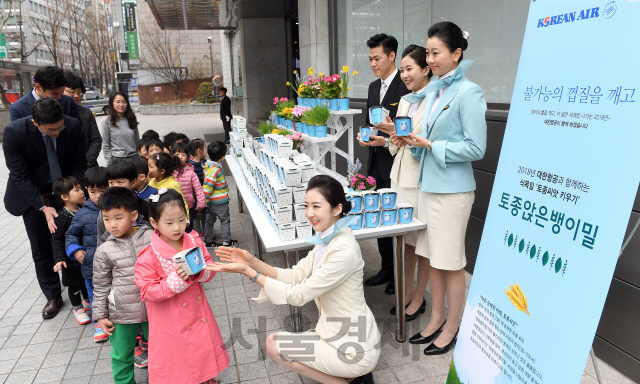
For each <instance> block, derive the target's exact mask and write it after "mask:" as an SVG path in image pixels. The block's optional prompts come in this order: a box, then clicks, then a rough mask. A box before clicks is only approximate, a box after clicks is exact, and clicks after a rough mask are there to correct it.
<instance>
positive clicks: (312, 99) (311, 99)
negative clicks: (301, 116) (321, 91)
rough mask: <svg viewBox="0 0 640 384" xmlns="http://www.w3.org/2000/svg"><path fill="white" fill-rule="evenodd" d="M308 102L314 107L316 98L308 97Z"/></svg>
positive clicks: (316, 102) (316, 103) (316, 101)
mask: <svg viewBox="0 0 640 384" xmlns="http://www.w3.org/2000/svg"><path fill="white" fill-rule="evenodd" d="M309 102H310V103H311V105H309V107H315V106H316V105H318V99H317V98H315V97H311V98H309Z"/></svg>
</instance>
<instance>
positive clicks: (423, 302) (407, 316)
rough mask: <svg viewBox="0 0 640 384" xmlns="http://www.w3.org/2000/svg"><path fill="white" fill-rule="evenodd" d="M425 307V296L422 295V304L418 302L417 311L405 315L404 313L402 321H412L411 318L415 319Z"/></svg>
mask: <svg viewBox="0 0 640 384" xmlns="http://www.w3.org/2000/svg"><path fill="white" fill-rule="evenodd" d="M426 309H427V300H425V298H424V297H423V298H422V304H420V308H418V310H417V311H415V312H414V313H412V314H410V315H407V314H406V313H405V317H404V321H405V322H407V323H408V322H410V321H413V320H415V319H417V318H418V316H420V315H421V314H423V313H424V312H425V310H426Z"/></svg>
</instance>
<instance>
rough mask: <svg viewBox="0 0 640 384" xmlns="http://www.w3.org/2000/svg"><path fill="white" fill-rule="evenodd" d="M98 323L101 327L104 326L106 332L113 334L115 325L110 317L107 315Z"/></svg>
mask: <svg viewBox="0 0 640 384" xmlns="http://www.w3.org/2000/svg"><path fill="white" fill-rule="evenodd" d="M98 325H99V326H100V328H102V330H103V331H104V333H106V334H107V335H109V336H112V334H111V332H113V330H114V329H115V326H114V325H113V323H112V322H111V321H109V319H108V318H106V317H105V318H103V319H99V320H98Z"/></svg>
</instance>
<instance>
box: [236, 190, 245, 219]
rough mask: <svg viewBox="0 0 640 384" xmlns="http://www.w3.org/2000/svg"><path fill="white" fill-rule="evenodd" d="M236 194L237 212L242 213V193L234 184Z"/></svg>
mask: <svg viewBox="0 0 640 384" xmlns="http://www.w3.org/2000/svg"><path fill="white" fill-rule="evenodd" d="M236 195H237V196H238V213H244V207H243V206H242V195H241V194H240V189H238V187H237V186H236Z"/></svg>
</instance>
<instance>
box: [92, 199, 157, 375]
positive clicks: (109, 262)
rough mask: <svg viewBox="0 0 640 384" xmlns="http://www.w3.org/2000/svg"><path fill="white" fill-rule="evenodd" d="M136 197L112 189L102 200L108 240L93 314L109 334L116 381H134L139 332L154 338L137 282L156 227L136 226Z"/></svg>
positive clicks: (96, 276)
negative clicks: (138, 268)
mask: <svg viewBox="0 0 640 384" xmlns="http://www.w3.org/2000/svg"><path fill="white" fill-rule="evenodd" d="M136 205H137V201H136V196H135V195H134V194H133V193H131V191H130V190H128V189H126V188H123V187H111V188H109V189H107V190H106V191H104V192H103V193H102V195H101V196H100V199H99V200H98V207H99V208H100V210H101V212H102V218H103V220H104V225H105V227H106V229H107V231H108V232H109V233H110V236H109V238H107V240H106V241H105V242H104V243H103V244H102V245H101V246H99V247H98V249H97V250H96V253H95V255H94V258H93V294H94V297H93V318H94V319H97V320H98V325H100V327H101V328H102V329H103V330H104V332H105V333H106V334H108V335H109V340H110V341H111V346H112V347H113V349H112V350H111V367H112V370H113V381H114V382H115V383H116V384H129V383H135V380H134V378H133V370H134V347H135V346H136V342H137V340H136V336H137V335H138V330H139V329H140V328H142V333H143V335H144V337H145V338H148V336H149V323H148V322H147V309H146V306H145V304H144V302H143V301H142V300H141V299H140V291H139V290H138V287H137V286H136V284H135V283H134V282H133V280H134V267H135V265H136V260H137V259H138V253H140V251H142V249H144V248H145V247H146V246H148V245H149V244H150V243H151V235H152V234H153V229H152V228H150V227H147V226H142V227H140V228H138V227H136V226H135V223H136V219H137V218H138V212H137V211H136Z"/></svg>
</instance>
